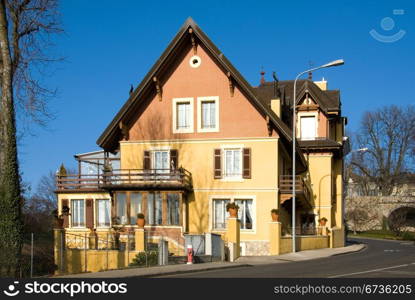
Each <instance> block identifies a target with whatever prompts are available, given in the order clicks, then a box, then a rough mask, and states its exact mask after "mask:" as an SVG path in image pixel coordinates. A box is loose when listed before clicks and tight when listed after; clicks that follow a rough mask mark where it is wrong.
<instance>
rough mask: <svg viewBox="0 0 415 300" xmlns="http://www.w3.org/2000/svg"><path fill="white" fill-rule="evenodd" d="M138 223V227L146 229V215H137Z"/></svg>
mask: <svg viewBox="0 0 415 300" xmlns="http://www.w3.org/2000/svg"><path fill="white" fill-rule="evenodd" d="M136 223H137V226H138V227H139V228H144V225H146V219H145V216H144V214H142V213H138V214H137V221H136Z"/></svg>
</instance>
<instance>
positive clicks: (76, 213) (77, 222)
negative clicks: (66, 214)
mask: <svg viewBox="0 0 415 300" xmlns="http://www.w3.org/2000/svg"><path fill="white" fill-rule="evenodd" d="M71 207H72V209H71V210H72V227H84V226H85V201H84V200H83V199H73V200H71Z"/></svg>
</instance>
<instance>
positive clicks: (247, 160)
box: [242, 148, 251, 179]
mask: <svg viewBox="0 0 415 300" xmlns="http://www.w3.org/2000/svg"><path fill="white" fill-rule="evenodd" d="M242 167H243V178H246V179H250V178H251V149H250V148H244V149H243V161H242Z"/></svg>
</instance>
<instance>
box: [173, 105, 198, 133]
mask: <svg viewBox="0 0 415 300" xmlns="http://www.w3.org/2000/svg"><path fill="white" fill-rule="evenodd" d="M180 103H190V117H189V124H190V126H189V128H177V118H178V116H177V104H180ZM172 112H173V118H172V120H173V123H172V128H173V133H192V132H194V122H193V115H194V110H193V98H173V101H172Z"/></svg>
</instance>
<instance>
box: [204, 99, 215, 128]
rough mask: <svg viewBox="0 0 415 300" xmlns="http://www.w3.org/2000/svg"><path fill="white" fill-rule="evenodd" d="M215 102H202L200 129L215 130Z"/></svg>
mask: <svg viewBox="0 0 415 300" xmlns="http://www.w3.org/2000/svg"><path fill="white" fill-rule="evenodd" d="M215 127H216V118H215V101H203V102H202V129H207V128H215Z"/></svg>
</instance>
